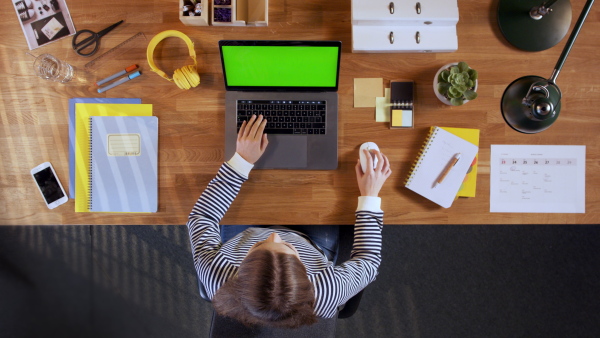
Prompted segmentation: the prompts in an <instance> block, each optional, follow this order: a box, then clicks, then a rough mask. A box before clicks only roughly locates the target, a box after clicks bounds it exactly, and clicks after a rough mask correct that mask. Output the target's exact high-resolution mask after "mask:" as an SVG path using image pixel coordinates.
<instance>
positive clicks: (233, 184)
mask: <svg viewBox="0 0 600 338" xmlns="http://www.w3.org/2000/svg"><path fill="white" fill-rule="evenodd" d="M246 180H247V178H246V177H244V176H243V175H240V174H239V173H238V172H237V171H236V170H235V169H234V168H233V167H232V166H231V165H229V164H228V163H223V165H222V166H221V168H220V169H219V172H218V173H217V176H216V177H215V178H214V179H213V180H212V181H210V183H209V184H208V187H206V190H204V192H203V193H202V195H200V198H198V201H197V202H196V204H195V205H194V207H193V209H192V212H191V213H190V215H189V218H188V222H187V226H188V232H189V235H190V243H191V248H192V255H193V258H194V266H195V268H196V273H197V274H198V278H199V279H200V281H201V282H202V284H203V285H204V287H205V289H206V291H207V293H208V295H209V297H210V298H212V296H213V295H214V292H216V290H217V289H218V288H219V286H220V285H221V284H222V283H223V282H224V281H226V280H227V278H228V277H229V275H230V274H232V273H235V272H234V271H232V268H233V267H230V268H225V269H223V268H219V267H217V265H218V264H215V258H216V255H217V253H218V251H219V249H220V248H221V245H222V244H221V235H220V232H219V222H220V221H221V219H222V218H223V216H224V215H225V212H227V210H228V209H229V207H230V206H231V203H232V202H233V200H234V199H235V197H236V196H237V194H238V192H239V191H240V188H241V186H242V183H244V182H245V181H246Z"/></svg>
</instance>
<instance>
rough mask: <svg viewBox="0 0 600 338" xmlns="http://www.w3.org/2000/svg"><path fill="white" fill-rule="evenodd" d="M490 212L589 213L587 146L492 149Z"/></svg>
mask: <svg viewBox="0 0 600 338" xmlns="http://www.w3.org/2000/svg"><path fill="white" fill-rule="evenodd" d="M490 161H491V163H490V167H491V172H490V212H527V213H585V146H566V145H560V146H553V145H492V147H491V159H490Z"/></svg>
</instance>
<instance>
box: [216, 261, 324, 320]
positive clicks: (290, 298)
mask: <svg viewBox="0 0 600 338" xmlns="http://www.w3.org/2000/svg"><path fill="white" fill-rule="evenodd" d="M212 302H213V306H214V308H215V310H216V311H217V313H218V314H219V315H221V316H226V317H231V318H233V319H236V320H238V321H239V322H241V323H243V324H244V325H247V326H253V325H260V326H276V327H286V328H297V327H299V326H302V325H310V324H314V323H316V322H317V316H316V315H315V313H314V304H315V293H314V290H313V285H312V283H311V282H310V281H309V280H308V276H307V274H306V268H305V267H304V264H302V262H301V261H300V259H298V257H296V256H294V255H291V254H286V253H282V252H273V251H270V250H254V251H251V252H250V253H249V254H248V256H246V258H245V259H244V260H243V261H242V264H241V265H240V268H239V270H238V274H237V277H234V278H231V279H230V280H228V281H227V282H225V284H223V286H221V288H220V289H219V290H217V292H216V294H215V296H214V297H213V300H212Z"/></svg>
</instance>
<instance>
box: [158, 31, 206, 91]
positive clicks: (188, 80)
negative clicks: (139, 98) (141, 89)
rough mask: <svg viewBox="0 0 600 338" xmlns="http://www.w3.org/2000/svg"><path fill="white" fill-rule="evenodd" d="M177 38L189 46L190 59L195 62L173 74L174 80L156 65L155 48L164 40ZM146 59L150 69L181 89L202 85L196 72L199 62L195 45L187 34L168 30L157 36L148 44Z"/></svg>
mask: <svg viewBox="0 0 600 338" xmlns="http://www.w3.org/2000/svg"><path fill="white" fill-rule="evenodd" d="M170 37H176V38H180V39H182V40H183V41H185V43H186V44H187V46H188V49H189V53H190V57H191V58H192V60H194V64H193V65H189V66H185V67H182V68H180V69H177V70H175V72H174V74H173V78H172V79H171V78H169V77H168V76H167V74H166V73H165V72H163V71H162V70H160V69H159V68H158V67H157V66H156V64H154V48H156V46H157V45H158V44H159V43H160V42H161V41H162V40H164V39H166V38H170ZM146 57H147V58H148V65H150V69H151V70H152V71H153V72H155V73H156V74H158V75H160V76H161V77H163V78H165V79H167V80H168V81H170V82H175V84H176V85H177V86H178V87H179V88H181V89H190V88H192V87H196V86H197V85H199V84H200V75H199V74H198V71H197V70H196V66H197V62H196V51H195V50H194V43H193V42H192V40H191V39H190V38H189V37H188V36H187V35H185V34H183V33H181V32H180V31H176V30H166V31H164V32H161V33H158V34H156V36H154V37H153V38H152V40H150V43H149V44H148V49H147V50H146Z"/></svg>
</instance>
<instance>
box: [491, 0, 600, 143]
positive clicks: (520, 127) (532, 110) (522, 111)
mask: <svg viewBox="0 0 600 338" xmlns="http://www.w3.org/2000/svg"><path fill="white" fill-rule="evenodd" d="M593 4H594V0H587V2H586V3H585V6H584V8H583V10H582V11H581V15H579V19H577V23H575V27H574V28H573V31H572V32H571V36H569V40H568V41H567V44H566V45H565V48H564V49H563V51H562V54H561V55H560V57H559V58H558V62H557V63H556V66H554V70H553V71H552V75H551V76H550V78H549V79H544V78H543V77H540V76H535V75H528V76H523V77H521V78H518V79H516V80H515V81H513V82H512V83H511V84H510V85H508V87H507V88H506V90H505V91H504V94H503V95H502V102H501V104H500V106H501V109H502V116H504V120H505V121H506V123H507V124H508V125H509V126H511V127H512V128H513V129H515V130H516V131H519V132H522V133H526V134H534V133H539V132H541V131H544V130H546V129H547V128H548V127H550V125H552V123H554V121H556V119H557V118H558V114H559V113H560V99H561V96H562V94H561V92H560V89H559V88H558V86H557V85H556V78H557V77H558V74H559V73H560V70H561V69H562V66H563V64H564V63H565V60H566V59H567V56H568V55H569V52H570V51H571V48H572V47H573V44H574V43H575V39H577V35H579V31H580V30H581V26H583V22H584V21H585V19H586V17H587V15H588V13H589V12H590V9H591V8H592V5H593Z"/></svg>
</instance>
